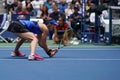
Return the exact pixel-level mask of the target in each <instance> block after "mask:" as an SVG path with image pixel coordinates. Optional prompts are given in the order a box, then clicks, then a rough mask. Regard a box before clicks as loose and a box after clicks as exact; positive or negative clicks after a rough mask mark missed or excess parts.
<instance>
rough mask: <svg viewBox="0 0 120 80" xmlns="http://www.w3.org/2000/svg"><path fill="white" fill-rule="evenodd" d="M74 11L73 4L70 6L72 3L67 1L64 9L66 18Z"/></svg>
mask: <svg viewBox="0 0 120 80" xmlns="http://www.w3.org/2000/svg"><path fill="white" fill-rule="evenodd" d="M73 12H74V9H73V6H72V3H68V8H67V9H65V15H66V18H67V19H68V17H69V16H70V15H71V14H73Z"/></svg>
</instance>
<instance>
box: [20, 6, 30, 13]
mask: <svg viewBox="0 0 120 80" xmlns="http://www.w3.org/2000/svg"><path fill="white" fill-rule="evenodd" d="M18 14H29V12H28V11H27V9H26V7H24V6H23V7H22V11H20V12H18Z"/></svg>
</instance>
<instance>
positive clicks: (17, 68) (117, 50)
mask: <svg viewBox="0 0 120 80" xmlns="http://www.w3.org/2000/svg"><path fill="white" fill-rule="evenodd" d="M13 49H14V47H0V80H120V47H119V46H101V47H64V48H62V49H60V50H59V52H58V53H57V54H56V55H55V56H54V57H53V58H49V57H48V56H47V55H46V54H45V52H44V51H43V50H42V49H41V48H39V47H37V49H36V53H38V54H39V55H41V56H43V57H44V60H43V61H28V60H27V56H28V55H29V47H21V49H20V50H21V51H22V52H24V53H26V57H23V58H22V57H11V56H10V52H11V51H12V50H13Z"/></svg>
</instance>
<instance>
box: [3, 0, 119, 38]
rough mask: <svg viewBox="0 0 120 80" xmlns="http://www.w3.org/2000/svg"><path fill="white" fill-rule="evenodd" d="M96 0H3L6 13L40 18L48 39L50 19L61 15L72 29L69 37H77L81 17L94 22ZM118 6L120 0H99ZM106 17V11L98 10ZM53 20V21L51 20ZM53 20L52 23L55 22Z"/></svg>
mask: <svg viewBox="0 0 120 80" xmlns="http://www.w3.org/2000/svg"><path fill="white" fill-rule="evenodd" d="M97 1H98V0H3V5H4V8H5V9H6V12H7V13H8V14H30V16H31V17H33V18H42V19H43V20H44V23H45V24H46V25H47V26H48V28H49V39H53V34H54V25H52V24H50V21H51V20H55V22H58V21H59V18H60V17H63V18H64V20H63V22H65V23H67V24H68V28H72V29H73V34H74V35H70V34H69V37H70V36H72V37H74V36H75V37H77V39H80V37H79V36H77V32H79V31H80V30H81V27H80V26H81V21H80V19H81V18H85V19H86V22H87V24H94V23H95V13H93V12H94V10H93V9H92V8H93V7H95V6H96V3H97ZM111 1H112V2H111ZM110 2H111V3H112V5H114V6H120V0H99V3H98V4H100V5H107V6H108V5H111V4H110ZM101 13H103V15H104V16H105V17H108V13H107V11H104V12H100V14H101ZM51 22H54V21H51ZM55 22H54V23H55Z"/></svg>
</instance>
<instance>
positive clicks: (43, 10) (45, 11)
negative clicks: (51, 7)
mask: <svg viewBox="0 0 120 80" xmlns="http://www.w3.org/2000/svg"><path fill="white" fill-rule="evenodd" d="M39 16H40V18H42V19H43V20H44V23H45V24H47V21H48V20H50V18H49V12H48V7H47V6H46V5H43V6H42V8H41V14H39Z"/></svg>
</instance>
